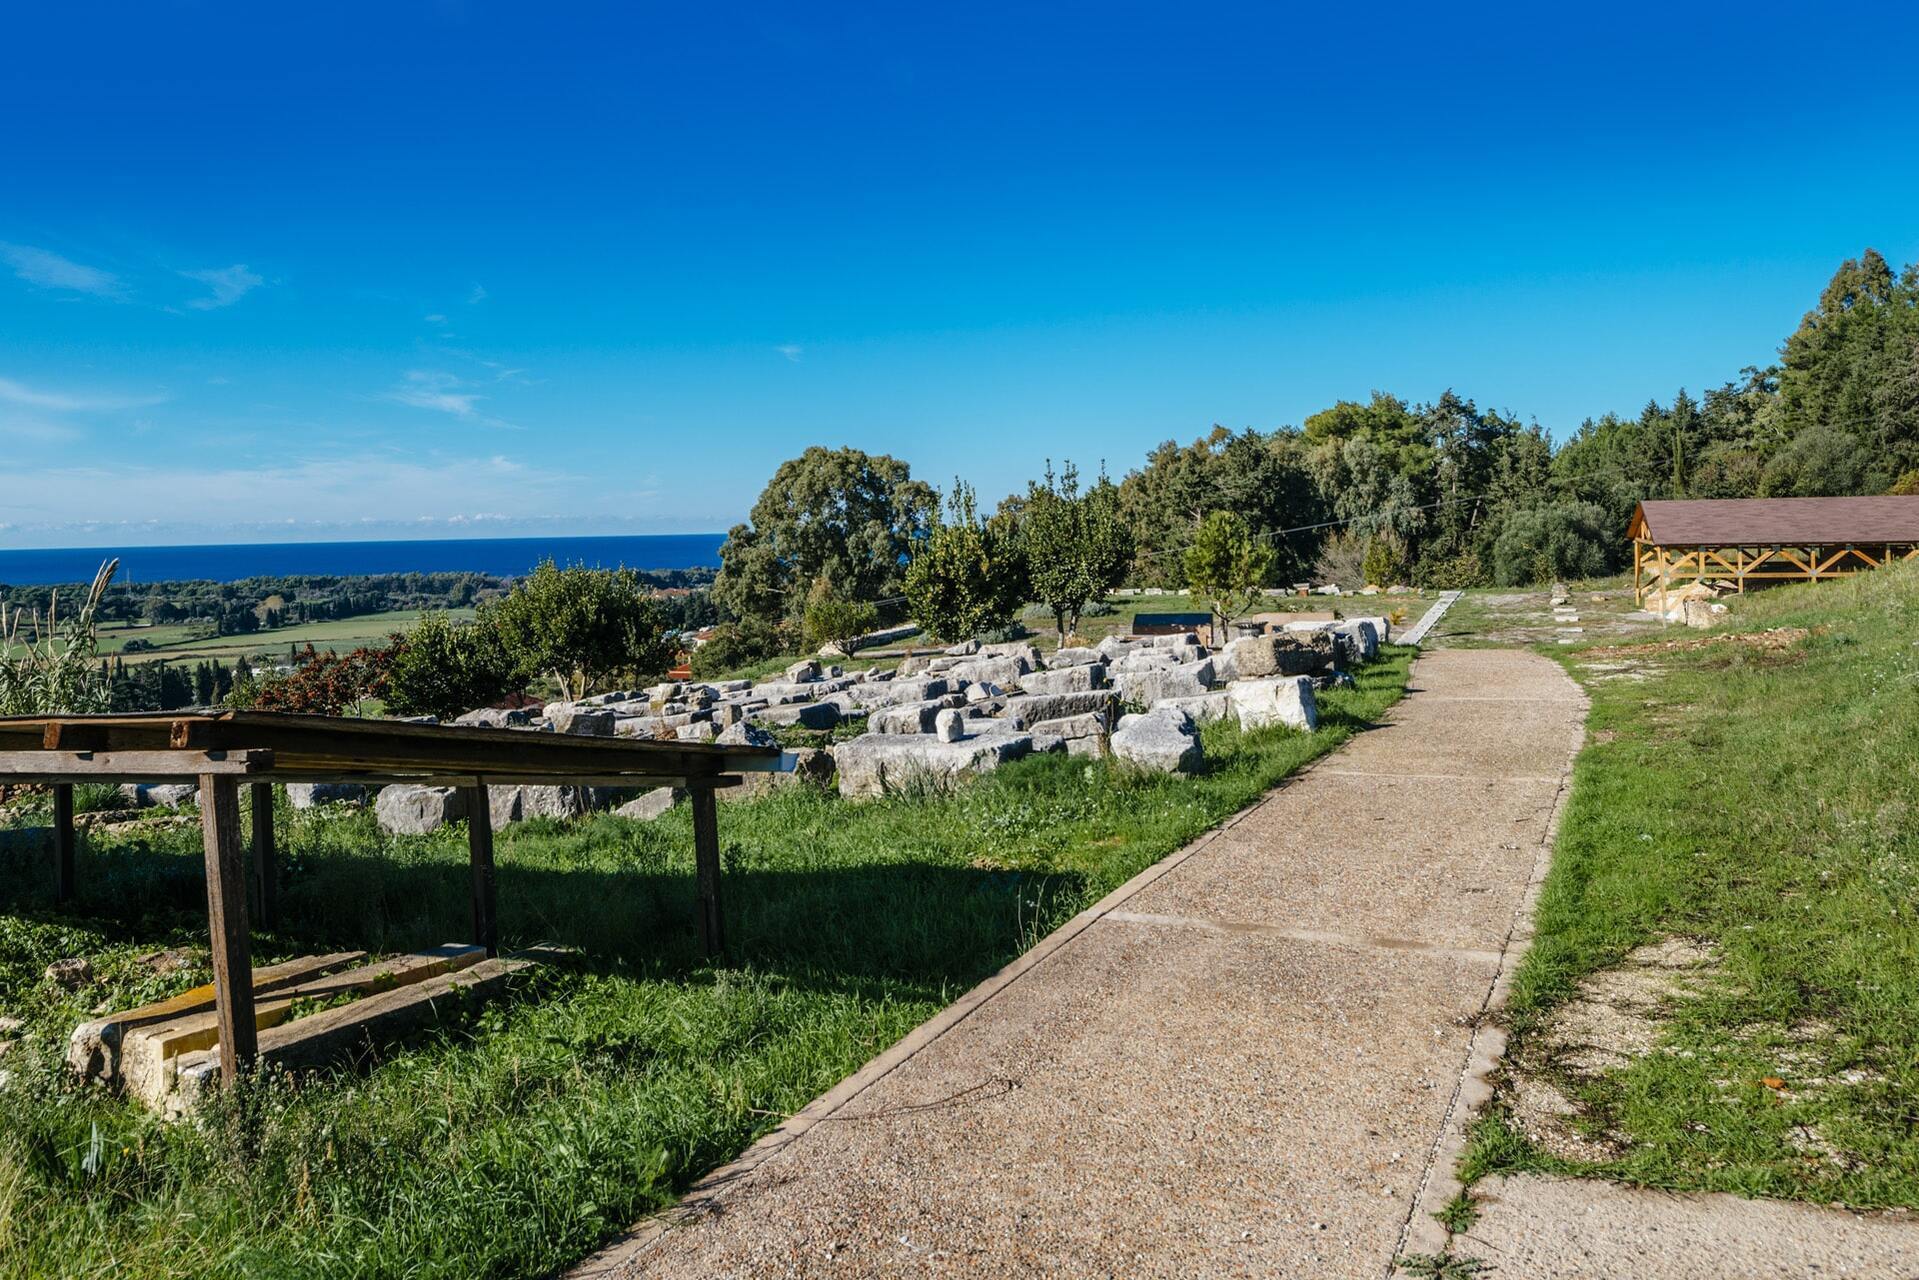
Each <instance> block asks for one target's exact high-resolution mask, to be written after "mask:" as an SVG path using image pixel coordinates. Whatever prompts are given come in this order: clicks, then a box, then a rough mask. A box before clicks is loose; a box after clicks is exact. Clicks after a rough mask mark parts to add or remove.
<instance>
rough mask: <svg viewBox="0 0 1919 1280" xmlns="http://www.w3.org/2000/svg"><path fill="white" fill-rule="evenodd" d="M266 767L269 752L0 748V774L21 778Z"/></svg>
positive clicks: (190, 774)
mask: <svg viewBox="0 0 1919 1280" xmlns="http://www.w3.org/2000/svg"><path fill="white" fill-rule="evenodd" d="M272 766H273V753H272V752H271V751H113V752H107V751H76V752H66V751H0V774H4V775H10V776H13V777H21V778H25V777H32V778H69V779H70V778H87V779H94V778H102V777H121V778H201V777H209V776H216V775H225V776H233V775H238V774H246V773H260V772H263V771H265V770H267V769H270V768H272Z"/></svg>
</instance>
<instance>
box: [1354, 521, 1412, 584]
mask: <svg viewBox="0 0 1919 1280" xmlns="http://www.w3.org/2000/svg"><path fill="white" fill-rule="evenodd" d="M1362 567H1363V568H1364V570H1365V574H1366V581H1367V582H1369V583H1371V584H1373V585H1374V586H1377V587H1390V586H1392V585H1393V584H1394V583H1395V582H1400V581H1403V580H1404V579H1405V577H1406V548H1405V546H1404V544H1402V543H1401V542H1400V541H1399V539H1398V538H1395V537H1394V536H1393V535H1392V534H1390V533H1381V534H1375V535H1374V536H1373V538H1372V540H1371V541H1370V542H1368V543H1367V544H1366V560H1365V563H1364V565H1363V566H1362Z"/></svg>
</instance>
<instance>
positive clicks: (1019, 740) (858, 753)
mask: <svg viewBox="0 0 1919 1280" xmlns="http://www.w3.org/2000/svg"><path fill="white" fill-rule="evenodd" d="M1032 749H1033V738H1032V735H1030V734H1024V733H1021V734H978V735H975V736H973V737H970V738H963V739H961V740H960V741H958V742H941V741H940V740H939V739H938V738H936V737H934V736H932V735H930V734H908V735H893V734H880V733H869V734H866V735H865V736H863V737H859V738H854V739H853V740H852V741H850V742H842V743H841V744H839V745H838V746H837V747H834V748H833V760H834V763H835V765H836V766H837V767H838V771H839V786H840V794H841V795H843V796H848V797H853V796H877V795H882V794H884V793H885V792H887V791H889V790H892V789H895V788H898V787H902V786H907V785H911V784H913V783H914V782H916V781H920V780H929V781H936V782H943V781H950V780H953V779H957V778H962V777H970V776H973V775H976V774H981V773H988V772H990V771H992V770H994V769H997V768H999V767H1000V765H1002V764H1004V763H1006V762H1007V761H1008V760H1016V759H1018V758H1019V757H1021V756H1023V755H1026V754H1027V753H1028V752H1030V751H1031V750H1032Z"/></svg>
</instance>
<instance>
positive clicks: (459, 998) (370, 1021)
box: [149, 959, 532, 1109]
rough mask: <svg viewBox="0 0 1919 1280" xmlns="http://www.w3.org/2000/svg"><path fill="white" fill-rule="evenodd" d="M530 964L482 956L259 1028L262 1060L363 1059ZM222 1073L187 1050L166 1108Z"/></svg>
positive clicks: (279, 1063)
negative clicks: (460, 966)
mask: <svg viewBox="0 0 1919 1280" xmlns="http://www.w3.org/2000/svg"><path fill="white" fill-rule="evenodd" d="M531 963H532V962H531V961H529V960H516V959H493V960H482V961H481V962H480V963H478V964H476V965H474V966H473V967H472V968H470V969H465V970H462V971H461V972H459V973H449V974H444V975H442V976H440V977H437V978H429V979H428V980H427V981H425V982H422V983H419V984H417V985H415V986H410V987H401V988H400V989H399V990H397V991H389V992H386V993H384V994H382V995H376V996H368V997H367V998H366V999H364V1000H356V1001H355V1002H353V1003H352V1004H348V1005H341V1006H340V1007H339V1008H337V1009H324V1010H322V1011H320V1012H319V1013H315V1014H310V1015H308V1016H307V1017H304V1018H299V1019H296V1020H294V1021H292V1022H283V1023H281V1024H280V1025H279V1026H277V1027H273V1028H271V1029H269V1030H267V1031H265V1032H262V1033H261V1035H260V1059H261V1061H262V1062H263V1063H266V1064H270V1065H272V1066H276V1067H284V1068H287V1069H289V1070H302V1069H309V1068H314V1067H323V1066H328V1065H330V1064H332V1063H336V1062H339V1061H342V1060H344V1059H349V1058H355V1057H358V1056H360V1055H363V1054H366V1053H369V1052H371V1051H372V1050H375V1049H377V1048H379V1047H380V1046H382V1045H385V1044H388V1043H391V1042H393V1041H395V1040H398V1039H400V1038H402V1037H404V1036H406V1035H408V1034H411V1033H412V1032H415V1031H418V1030H420V1029H421V1028H423V1027H426V1026H430V1025H432V1024H433V1023H435V1022H437V1021H439V1020H440V1019H441V1018H443V1017H444V1016H446V1014H447V1012H448V1011H449V1009H461V1008H464V1007H466V1006H468V1005H470V1004H473V1003H476V1002H479V1001H484V1000H488V999H492V998H494V997H496V996H498V995H500V994H502V993H503V992H504V991H505V989H506V984H507V980H508V979H509V978H511V977H512V976H513V975H514V974H516V973H518V972H520V971H521V970H523V969H525V968H527V967H528V966H529V965H530V964H531ZM218 1075H219V1072H218V1064H217V1060H216V1058H215V1056H214V1054H213V1052H212V1051H211V1050H204V1049H203V1050H200V1051H198V1052H195V1053H186V1054H182V1055H181V1056H180V1057H178V1058H176V1059H175V1060H174V1069H173V1079H172V1085H173V1089H174V1094H173V1096H172V1097H171V1098H169V1099H167V1105H169V1106H175V1107H179V1108H181V1109H187V1108H191V1107H192V1106H194V1105H196V1104H197V1103H198V1102H199V1100H200V1099H201V1098H202V1097H204V1096H205V1093H206V1091H207V1089H208V1088H209V1087H210V1086H212V1084H213V1083H214V1081H215V1080H216V1078H218ZM149 1101H157V1100H154V1099H149Z"/></svg>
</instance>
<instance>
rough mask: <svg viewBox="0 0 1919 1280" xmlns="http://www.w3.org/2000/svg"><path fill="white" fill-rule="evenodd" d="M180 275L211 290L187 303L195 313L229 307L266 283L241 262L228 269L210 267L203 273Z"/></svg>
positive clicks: (184, 272)
mask: <svg viewBox="0 0 1919 1280" xmlns="http://www.w3.org/2000/svg"><path fill="white" fill-rule="evenodd" d="M180 274H181V275H183V276H185V277H186V278H187V279H189V280H198V281H199V282H200V283H201V284H203V285H206V286H207V287H208V288H209V289H211V290H213V293H212V294H211V295H210V296H208V297H205V298H194V299H191V300H190V301H188V303H187V305H188V306H189V307H192V308H193V309H194V310H196V311H211V310H213V309H214V308H215V307H230V306H232V305H233V304H234V303H236V302H238V301H239V300H240V299H242V298H244V297H246V296H247V295H248V294H249V293H252V292H253V291H254V290H255V289H257V288H259V287H260V286H261V285H263V284H265V283H266V281H264V280H262V279H261V278H260V277H259V275H257V274H256V273H255V272H253V271H250V270H248V268H247V265H246V264H245V263H243V262H241V263H235V264H234V265H233V266H230V267H212V268H209V269H207V270H205V271H182V272H181V273H180Z"/></svg>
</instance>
